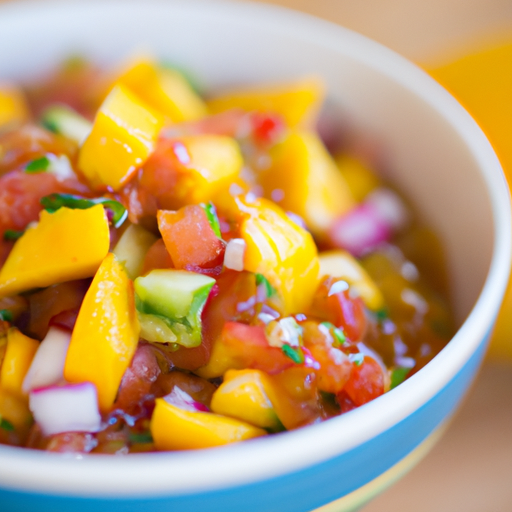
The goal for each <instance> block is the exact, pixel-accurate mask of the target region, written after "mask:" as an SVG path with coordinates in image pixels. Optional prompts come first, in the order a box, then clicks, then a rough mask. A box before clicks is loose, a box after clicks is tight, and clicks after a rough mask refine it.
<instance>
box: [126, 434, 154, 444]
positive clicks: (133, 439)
mask: <svg viewBox="0 0 512 512" xmlns="http://www.w3.org/2000/svg"><path fill="white" fill-rule="evenodd" d="M152 442H153V437H152V436H151V433H150V432H130V443H131V444H135V443H138V444H145V443H152Z"/></svg>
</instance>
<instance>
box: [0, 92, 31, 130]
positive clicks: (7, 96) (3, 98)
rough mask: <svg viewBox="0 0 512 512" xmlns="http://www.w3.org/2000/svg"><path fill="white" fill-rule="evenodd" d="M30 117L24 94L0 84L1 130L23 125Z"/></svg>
mask: <svg viewBox="0 0 512 512" xmlns="http://www.w3.org/2000/svg"><path fill="white" fill-rule="evenodd" d="M28 117H29V110H28V106H27V102H26V100H25V98H24V96H23V94H22V92H21V91H20V90H19V89H18V88H16V87H13V86H12V85H9V84H0V130H2V129H3V128H9V127H12V126H16V125H17V124H21V123H23V122H24V121H26V120H27V119H28Z"/></svg>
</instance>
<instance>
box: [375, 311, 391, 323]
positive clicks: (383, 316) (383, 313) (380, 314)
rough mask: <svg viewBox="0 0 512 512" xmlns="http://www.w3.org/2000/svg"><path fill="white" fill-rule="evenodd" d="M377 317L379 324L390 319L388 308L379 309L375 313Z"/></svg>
mask: <svg viewBox="0 0 512 512" xmlns="http://www.w3.org/2000/svg"><path fill="white" fill-rule="evenodd" d="M375 316H376V317H377V321H378V322H383V321H384V320H386V319H387V318H388V317H389V315H388V310H387V309H386V308H383V309H379V310H378V311H376V312H375Z"/></svg>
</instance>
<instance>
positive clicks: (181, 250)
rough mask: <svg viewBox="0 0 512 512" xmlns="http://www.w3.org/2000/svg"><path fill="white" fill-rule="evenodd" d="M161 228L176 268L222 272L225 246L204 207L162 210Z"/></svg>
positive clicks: (159, 213)
mask: <svg viewBox="0 0 512 512" xmlns="http://www.w3.org/2000/svg"><path fill="white" fill-rule="evenodd" d="M158 227H159V229H160V233H161V234H162V239H163V241H164V244H165V247H166V248H167V251H168V252H169V254H170V256H171V259H172V262H173V264H174V266H175V267H176V268H178V269H184V270H191V271H196V272H198V271H199V272H201V271H203V270H211V271H212V273H214V274H215V273H217V274H218V273H220V271H221V270H222V262H223V260H224V252H225V249H226V244H225V243H224V242H223V241H222V240H221V239H220V238H218V237H217V235H216V234H215V233H214V231H213V229H212V227H211V226H210V223H209V222H208V218H207V217H206V213H205V212H204V210H203V208H202V207H201V206H199V205H189V206H185V207H183V208H180V209H179V210H178V211H177V212H174V211H167V210H159V212H158Z"/></svg>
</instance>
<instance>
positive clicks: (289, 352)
mask: <svg viewBox="0 0 512 512" xmlns="http://www.w3.org/2000/svg"><path fill="white" fill-rule="evenodd" d="M281 350H282V351H283V354H284V355H285V356H286V357H289V358H290V359H291V360H292V361H293V362H294V363H296V364H302V363H303V362H304V354H303V353H302V350H301V349H300V347H297V348H294V347H290V345H283V346H282V348H281Z"/></svg>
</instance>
